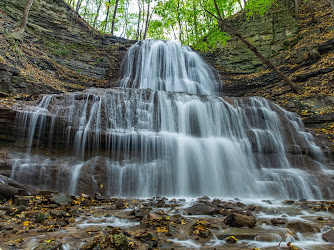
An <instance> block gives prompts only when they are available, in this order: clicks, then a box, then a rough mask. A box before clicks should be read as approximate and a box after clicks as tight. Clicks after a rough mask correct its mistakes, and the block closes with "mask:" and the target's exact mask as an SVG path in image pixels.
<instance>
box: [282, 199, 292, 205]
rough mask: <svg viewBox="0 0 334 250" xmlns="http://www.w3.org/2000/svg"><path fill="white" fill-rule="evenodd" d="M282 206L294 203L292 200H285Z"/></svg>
mask: <svg viewBox="0 0 334 250" xmlns="http://www.w3.org/2000/svg"><path fill="white" fill-rule="evenodd" d="M281 203H282V204H287V205H292V204H293V203H295V201H293V200H285V201H282V202H281Z"/></svg>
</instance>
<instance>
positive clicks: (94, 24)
mask: <svg viewBox="0 0 334 250" xmlns="http://www.w3.org/2000/svg"><path fill="white" fill-rule="evenodd" d="M101 5H102V0H100V2H99V5H98V6H97V10H96V16H95V18H94V23H93V27H94V28H96V23H97V18H98V17H99V13H100V9H101Z"/></svg>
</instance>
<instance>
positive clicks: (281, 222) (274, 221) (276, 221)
mask: <svg viewBox="0 0 334 250" xmlns="http://www.w3.org/2000/svg"><path fill="white" fill-rule="evenodd" d="M270 222H271V224H273V225H274V226H279V225H284V224H286V223H287V219H282V218H273V219H271V220H270Z"/></svg>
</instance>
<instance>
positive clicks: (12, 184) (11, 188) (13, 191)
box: [0, 175, 36, 199]
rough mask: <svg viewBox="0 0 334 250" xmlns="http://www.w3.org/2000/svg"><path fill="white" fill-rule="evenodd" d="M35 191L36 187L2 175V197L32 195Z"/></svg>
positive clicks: (0, 176) (0, 194)
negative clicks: (33, 187)
mask: <svg viewBox="0 0 334 250" xmlns="http://www.w3.org/2000/svg"><path fill="white" fill-rule="evenodd" d="M34 193H36V191H35V190H34V189H32V188H29V187H27V186H25V185H22V184H20V183H18V182H17V181H14V180H12V179H10V178H8V177H6V176H3V175H0V197H1V196H2V197H4V198H6V199H12V198H15V195H30V194H34Z"/></svg>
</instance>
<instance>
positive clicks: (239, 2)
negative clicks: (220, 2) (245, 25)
mask: <svg viewBox="0 0 334 250" xmlns="http://www.w3.org/2000/svg"><path fill="white" fill-rule="evenodd" d="M237 1H238V4H239V6H240V9H241V10H242V9H243V7H242V4H241V0H237Z"/></svg>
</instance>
